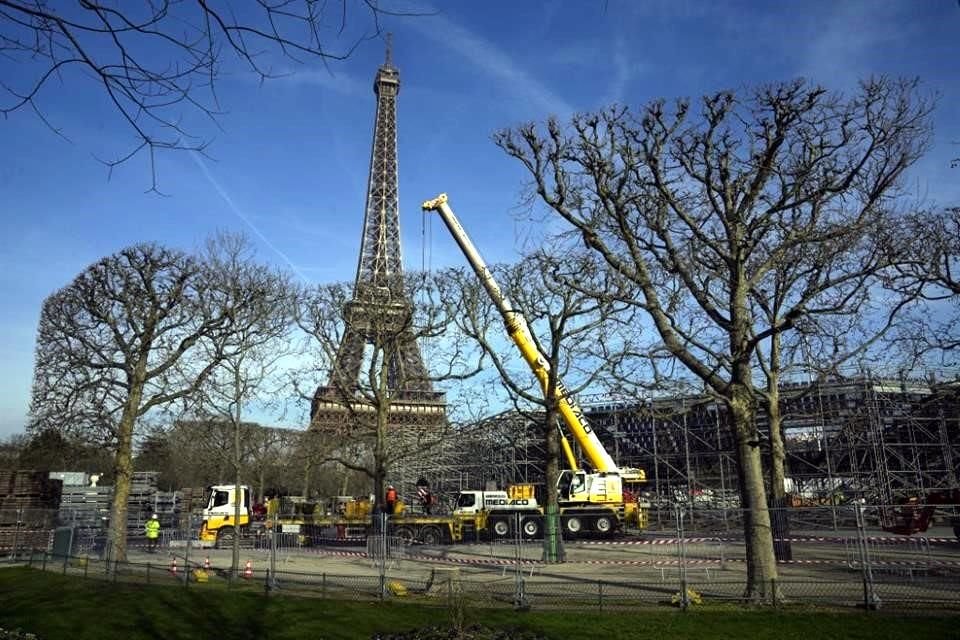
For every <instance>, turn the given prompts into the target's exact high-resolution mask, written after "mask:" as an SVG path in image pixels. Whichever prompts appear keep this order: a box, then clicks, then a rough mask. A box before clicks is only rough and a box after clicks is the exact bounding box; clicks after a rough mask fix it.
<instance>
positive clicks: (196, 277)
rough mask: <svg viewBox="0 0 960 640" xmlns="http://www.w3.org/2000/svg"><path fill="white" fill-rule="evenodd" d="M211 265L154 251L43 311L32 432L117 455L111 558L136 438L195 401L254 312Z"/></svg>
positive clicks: (124, 257) (94, 268)
mask: <svg viewBox="0 0 960 640" xmlns="http://www.w3.org/2000/svg"><path fill="white" fill-rule="evenodd" d="M218 282H219V281H218V280H217V279H216V278H214V277H211V273H210V270H209V269H208V268H205V266H204V265H203V263H201V262H200V261H198V260H196V259H195V258H192V257H190V256H188V255H186V254H183V253H180V252H177V251H172V250H169V249H165V248H163V247H160V246H157V245H153V244H141V245H136V246H133V247H130V248H128V249H124V250H122V251H120V252H118V253H116V254H114V255H111V256H109V257H107V258H104V259H102V260H100V261H99V262H97V263H95V264H93V265H91V266H90V267H88V268H87V269H86V270H85V271H83V272H82V273H81V274H80V275H79V276H77V277H76V279H75V280H74V281H73V282H72V283H71V284H69V285H68V286H66V287H65V288H63V289H61V290H60V291H58V292H56V293H54V294H53V295H51V296H50V297H49V298H47V300H46V301H45V302H44V305H43V309H42V311H41V315H40V323H39V328H38V335H37V346H36V360H35V373H34V385H33V392H32V399H31V405H30V423H29V425H28V431H30V432H38V431H42V430H44V429H53V430H57V431H60V432H61V433H64V434H66V435H74V434H82V435H83V437H84V440H86V441H88V442H94V441H96V442H101V443H102V444H103V445H104V446H105V447H107V448H108V449H109V450H110V451H111V452H112V453H113V455H114V463H113V467H114V468H113V473H114V492H113V504H112V509H111V520H110V531H109V536H110V543H111V547H110V549H111V554H113V556H114V557H117V558H123V557H125V555H126V510H127V496H128V494H129V490H130V480H131V475H132V472H133V465H132V452H133V442H134V435H135V430H136V427H137V426H138V424H141V426H142V423H143V421H144V420H146V419H147V416H148V414H150V413H151V412H154V411H159V410H161V409H163V408H164V407H168V406H170V405H172V404H173V403H175V402H177V401H182V400H185V399H187V398H189V397H190V396H191V394H193V393H194V392H195V391H196V390H197V388H198V386H199V385H200V384H201V383H202V382H203V380H204V379H205V378H206V377H207V376H208V375H210V373H211V372H212V371H213V370H214V368H215V367H216V366H217V365H218V364H219V362H220V359H221V358H222V351H219V350H217V349H216V348H214V350H213V351H211V350H210V349H208V348H206V347H207V346H208V345H214V347H216V346H217V345H221V344H223V342H224V337H225V336H227V335H230V334H231V332H232V331H233V330H234V319H235V318H236V317H238V315H240V314H241V313H242V309H244V307H245V305H247V304H248V297H247V296H246V294H244V293H243V292H240V291H234V290H229V289H228V290H224V289H223V288H220V289H218V288H217V285H218Z"/></svg>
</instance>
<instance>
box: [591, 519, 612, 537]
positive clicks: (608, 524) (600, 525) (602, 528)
mask: <svg viewBox="0 0 960 640" xmlns="http://www.w3.org/2000/svg"><path fill="white" fill-rule="evenodd" d="M593 528H594V529H596V531H597V533H599V534H600V535H603V536H607V535H610V534H611V533H612V532H613V518H611V517H610V516H599V517H598V518H597V519H596V521H595V522H594V523H593Z"/></svg>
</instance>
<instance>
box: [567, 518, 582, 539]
mask: <svg viewBox="0 0 960 640" xmlns="http://www.w3.org/2000/svg"><path fill="white" fill-rule="evenodd" d="M563 530H564V531H565V532H566V533H567V535H569V536H576V535H578V534H579V533H580V532H581V531H583V520H581V519H580V516H570V517H569V518H567V519H566V520H564V521H563Z"/></svg>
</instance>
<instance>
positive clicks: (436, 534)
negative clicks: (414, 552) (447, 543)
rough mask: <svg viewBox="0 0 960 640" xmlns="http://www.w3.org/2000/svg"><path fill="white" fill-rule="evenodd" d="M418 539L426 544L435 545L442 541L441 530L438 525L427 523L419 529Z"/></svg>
mask: <svg viewBox="0 0 960 640" xmlns="http://www.w3.org/2000/svg"><path fill="white" fill-rule="evenodd" d="M420 541H421V542H423V544H426V545H437V544H442V543H443V532H442V531H440V528H439V527H435V526H433V525H428V526H426V527H424V528H423V529H421V530H420Z"/></svg>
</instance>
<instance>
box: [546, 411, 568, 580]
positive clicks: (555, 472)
mask: <svg viewBox="0 0 960 640" xmlns="http://www.w3.org/2000/svg"><path fill="white" fill-rule="evenodd" d="M544 428H545V429H546V433H545V440H546V447H547V467H546V474H545V478H544V484H545V485H546V492H545V496H544V497H545V499H546V506H545V508H544V521H543V525H544V526H543V545H544V547H543V560H544V562H546V563H547V564H556V563H560V562H563V549H562V546H561V544H562V543H561V538H560V515H559V507H558V503H559V494H558V492H557V478H558V477H560V433H559V432H558V431H557V412H556V407H555V406H554V407H551V408H549V409H548V410H547V414H546V423H545V424H544Z"/></svg>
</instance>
